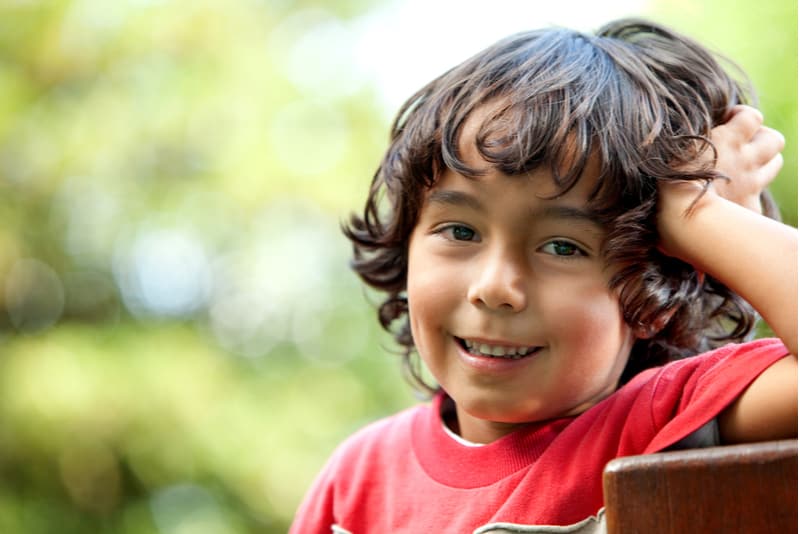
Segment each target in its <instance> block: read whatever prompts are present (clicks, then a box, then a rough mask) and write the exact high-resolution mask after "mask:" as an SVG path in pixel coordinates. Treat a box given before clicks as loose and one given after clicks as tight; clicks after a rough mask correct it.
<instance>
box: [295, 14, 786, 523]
mask: <svg viewBox="0 0 800 534" xmlns="http://www.w3.org/2000/svg"><path fill="white" fill-rule="evenodd" d="M745 101H746V95H745V94H744V92H743V90H742V89H741V87H740V86H739V85H738V84H737V83H736V82H734V81H733V79H732V78H731V77H729V76H728V75H727V74H726V73H725V72H724V71H723V70H722V69H721V68H720V66H719V65H718V63H717V62H716V61H715V60H714V59H713V58H712V56H711V55H710V54H709V53H708V52H707V51H705V50H704V49H703V48H702V47H701V46H699V45H698V44H696V43H694V42H693V41H691V40H689V39H687V38H685V37H683V36H680V35H677V34H675V33H673V32H671V31H670V30H668V29H666V28H663V27H660V26H657V25H654V24H651V23H647V22H643V21H633V20H625V21H619V22H615V23H611V24H609V25H607V26H606V27H604V28H603V29H601V30H600V31H599V32H598V33H597V34H596V35H591V36H590V35H582V34H579V33H576V32H572V31H567V30H560V29H553V30H545V31H534V32H528V33H522V34H519V35H515V36H512V37H510V38H507V39H505V40H502V41H500V42H499V43H497V44H496V45H494V46H492V47H490V48H488V49H487V50H485V51H484V52H481V53H480V54H478V55H477V56H475V57H473V58H472V59H470V60H468V61H466V62H465V63H463V64H461V65H459V66H457V67H456V68H454V69H452V70H450V71H448V72H447V73H445V74H444V75H442V76H441V77H439V78H437V79H436V80H434V81H433V82H431V83H430V84H429V85H427V86H426V87H425V88H423V89H422V90H421V91H419V92H418V93H417V94H416V95H414V96H413V97H412V98H411V99H410V100H409V101H408V102H407V103H406V104H405V106H404V107H403V108H402V109H401V111H400V113H399V115H398V119H397V121H396V122H395V125H394V127H393V131H392V139H391V145H390V147H389V150H388V152H387V154H386V156H385V158H384V160H383V162H382V163H381V166H380V168H379V169H378V171H377V173H376V174H375V177H374V179H373V183H372V187H371V189H370V193H369V198H368V201H367V205H366V209H365V211H364V215H363V217H353V219H352V220H351V222H350V225H349V227H348V228H347V229H346V233H347V235H348V236H349V237H350V239H351V240H352V241H353V243H354V250H355V258H354V261H353V265H354V268H355V270H356V271H357V272H358V274H359V275H360V276H361V277H362V278H363V279H364V280H365V281H366V282H367V283H368V284H370V285H371V286H372V287H375V288H378V289H380V290H383V291H385V292H386V294H387V298H386V300H385V301H384V302H383V304H382V306H381V307H380V310H379V317H380V320H381V323H382V324H383V326H384V327H385V328H387V329H389V330H390V331H392V332H394V334H395V338H396V339H397V341H398V342H399V343H400V344H401V345H402V346H403V347H405V348H406V349H407V350H406V361H407V363H408V369H409V371H410V373H411V375H412V376H415V377H417V378H419V376H420V375H419V373H418V372H417V366H416V365H415V364H414V360H412V359H411V355H412V351H415V352H416V353H418V355H419V357H420V358H421V359H422V361H423V362H424V364H425V365H426V367H427V369H428V370H429V371H430V374H431V375H432V376H433V377H434V378H435V380H436V382H437V383H438V386H437V387H435V388H431V389H432V390H434V392H435V395H434V399H433V402H432V404H431V405H423V406H418V407H415V408H412V409H409V410H407V411H405V412H403V413H400V414H398V415H395V416H393V417H390V418H388V419H385V420H382V421H378V422H377V423H374V424H372V425H370V426H368V427H367V428H365V429H363V430H362V431H360V432H358V433H357V434H356V435H355V436H353V437H351V438H350V439H349V440H347V441H346V442H345V443H344V444H343V445H342V446H340V447H339V449H338V450H337V451H336V453H335V454H334V455H333V457H332V458H331V460H330V461H329V463H328V465H327V466H326V467H325V469H324V470H323V472H322V473H321V474H320V476H319V477H318V479H317V481H316V482H315V484H314V486H313V488H312V489H311V491H310V493H309V494H308V496H307V497H306V500H305V502H304V503H303V505H302V506H301V508H300V510H299V511H298V514H297V517H296V520H295V523H294V525H293V527H292V532H296V533H310V532H331V531H333V532H337V533H344V532H352V533H363V532H392V533H398V532H554V531H555V530H553V527H552V526H551V527H549V529H548V528H543V529H538V528H536V527H537V526H545V525H557V526H561V527H562V528H559V529H558V530H557V531H558V532H594V531H598V530H601V529H602V528H603V511H602V506H603V496H602V485H601V474H602V470H603V467H604V466H605V464H606V463H607V462H608V461H609V460H611V459H613V458H616V457H619V456H627V455H633V454H643V453H653V452H657V451H663V450H666V449H674V448H680V447H697V446H709V445H714V444H718V443H735V442H742V441H751V440H766V439H777V438H783V437H790V436H796V434H797V374H796V372H797V371H796V370H797V358H796V356H795V355H796V354H797V234H796V231H795V230H794V229H793V228H791V227H788V226H785V225H783V224H781V223H779V222H777V221H775V220H773V219H771V218H768V217H766V216H764V215H762V208H763V209H766V208H770V207H774V206H772V205H771V204H770V200H769V197H768V195H766V193H765V192H764V190H765V187H766V186H767V184H768V183H769V182H770V181H771V180H772V179H773V178H774V177H775V175H776V174H777V172H778V170H779V169H780V167H781V164H782V160H781V156H780V154H779V153H780V150H782V148H783V138H782V137H781V136H780V134H778V133H777V132H775V131H773V130H770V129H768V128H765V127H764V126H762V124H761V123H762V117H761V115H760V114H759V113H758V111H756V110H755V109H753V108H750V107H747V106H744V105H742V103H743V102H745ZM750 306H752V308H751V307H750ZM753 308H754V309H755V312H757V313H758V314H760V315H761V316H762V317H763V318H764V320H765V321H766V322H767V323H768V324H769V325H770V327H771V328H772V329H773V331H774V332H775V333H776V334H777V336H778V337H779V338H780V339H771V340H757V341H747V342H745V341H744V339H745V338H746V337H747V336H748V334H749V333H750V331H751V330H752V327H753V323H754V317H755V314H754V312H753ZM731 342H736V343H731ZM686 356H694V357H690V358H686ZM667 362H669V363H667Z"/></svg>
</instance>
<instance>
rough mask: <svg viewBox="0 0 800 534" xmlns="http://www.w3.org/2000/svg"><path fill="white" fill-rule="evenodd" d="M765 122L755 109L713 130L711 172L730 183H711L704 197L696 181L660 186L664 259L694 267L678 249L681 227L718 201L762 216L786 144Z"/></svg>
mask: <svg viewBox="0 0 800 534" xmlns="http://www.w3.org/2000/svg"><path fill="white" fill-rule="evenodd" d="M763 120H764V117H763V115H762V114H761V112H760V111H758V110H757V109H755V108H752V107H750V106H743V105H740V106H736V107H734V108H733V109H732V110H731V113H730V115H729V117H728V120H727V122H725V123H724V124H721V125H719V126H717V127H716V128H714V129H713V130H711V140H712V142H713V143H714V146H715V147H716V149H717V162H716V165H715V169H716V170H717V171H718V172H720V173H722V174H723V175H725V176H726V177H727V178H729V179H728V180H724V179H718V180H714V181H713V182H712V183H711V184H709V187H708V189H707V190H706V191H705V193H703V184H702V183H701V182H696V181H686V182H664V183H660V184H659V211H658V218H657V224H658V231H659V235H660V237H661V241H660V244H659V248H660V249H661V250H662V251H663V252H664V253H665V254H667V255H669V256H675V257H677V258H680V259H683V260H684V261H687V262H688V263H692V264H694V263H695V262H694V261H692V260H693V258H691V257H690V256H689V257H687V254H686V253H685V251H684V250H682V247H681V246H680V244H679V243H680V242H681V241H682V239H681V237H682V236H681V234H682V232H684V231H685V227H684V222H685V221H686V220H687V219H690V218H692V217H693V216H694V214H695V213H697V212H699V211H701V210H703V209H705V208H706V207H707V206H709V205H712V204H714V203H715V202H719V201H720V199H723V200H724V201H729V202H733V203H735V204H738V205H740V206H743V207H745V208H747V209H749V210H751V211H754V212H756V213H759V214H760V213H762V209H761V200H760V194H761V192H762V191H763V190H764V189H765V188H766V187H767V186H768V185H769V184H770V182H772V180H774V179H775V177H776V176H777V175H778V172H779V171H780V169H781V167H782V166H783V157H782V156H781V153H780V152H781V150H783V147H784V144H785V141H784V138H783V135H781V134H780V133H779V132H778V131H776V130H773V129H772V128H768V127H766V126H764V125H763ZM713 156H714V154H713V151H712V150H710V149H709V150H706V151H705V152H704V154H703V155H702V158H703V159H705V160H707V161H710V160H711V159H712V158H713ZM701 193H702V194H701Z"/></svg>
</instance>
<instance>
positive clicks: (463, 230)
mask: <svg viewBox="0 0 800 534" xmlns="http://www.w3.org/2000/svg"><path fill="white" fill-rule="evenodd" d="M441 232H442V233H444V234H445V235H446V236H447V237H449V238H451V239H453V240H454V241H474V240H475V238H476V236H477V233H476V232H475V230H473V229H472V228H470V227H468V226H463V225H460V224H453V225H450V226H446V227H444V228H442V230H441Z"/></svg>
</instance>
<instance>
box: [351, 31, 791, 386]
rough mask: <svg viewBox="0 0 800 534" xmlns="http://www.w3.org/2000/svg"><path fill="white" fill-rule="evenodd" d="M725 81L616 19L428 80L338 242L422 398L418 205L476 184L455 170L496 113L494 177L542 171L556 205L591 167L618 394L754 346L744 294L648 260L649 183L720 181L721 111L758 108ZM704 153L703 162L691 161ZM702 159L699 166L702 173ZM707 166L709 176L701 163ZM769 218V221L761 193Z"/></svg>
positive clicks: (736, 84) (676, 37) (686, 51)
mask: <svg viewBox="0 0 800 534" xmlns="http://www.w3.org/2000/svg"><path fill="white" fill-rule="evenodd" d="M729 69H730V70H732V71H733V72H735V73H736V76H737V78H738V79H739V80H743V81H737V79H735V78H734V77H733V76H731V75H730V74H729V73H728V72H727V71H726V70H725V69H724V68H723V67H722V65H721V60H718V59H717V58H715V57H714V56H713V55H712V54H711V53H710V52H709V51H707V50H706V49H705V48H704V47H703V46H701V45H700V44H698V43H696V42H695V41H693V40H692V39H690V38H687V37H686V36H683V35H680V34H678V33H675V32H674V31H672V30H670V29H667V28H665V27H663V26H660V25H657V24H654V23H652V22H648V21H644V20H635V19H625V20H620V21H616V22H612V23H610V24H607V25H606V26H604V27H603V28H601V29H600V30H598V31H597V32H596V33H595V34H593V35H589V34H583V33H579V32H576V31H572V30H566V29H560V28H553V29H545V30H537V31H530V32H523V33H519V34H516V35H513V36H510V37H508V38H506V39H503V40H501V41H499V42H498V43H496V44H494V45H493V46H490V47H489V48H487V49H486V50H484V51H482V52H480V53H479V54H477V55H475V56H474V57H472V58H470V59H468V60H467V61H465V62H464V63H462V64H460V65H458V66H457V67H455V68H453V69H451V70H449V71H448V72H446V73H445V74H443V75H442V76H440V77H438V78H436V79H435V80H433V81H432V82H430V83H429V84H428V85H426V86H425V87H423V88H422V89H421V90H419V91H418V92H417V93H416V94H414V95H413V96H412V97H411V98H410V99H409V100H407V101H406V103H405V104H404V105H403V106H402V108H401V109H400V112H399V113H398V115H397V118H396V119H395V121H394V124H393V126H392V130H391V142H390V146H389V148H388V150H387V152H386V154H385V156H384V158H383V160H382V162H381V164H380V166H379V167H378V170H377V171H376V173H375V175H374V177H373V179H372V185H371V187H370V190H369V196H368V198H367V202H366V206H365V208H364V211H363V214H362V215H361V216H357V215H353V216H351V218H350V221H349V223H348V224H345V225H344V227H343V230H344V232H345V234H346V235H347V236H348V238H349V239H350V240H351V241H352V243H353V259H352V262H351V266H352V268H353V269H354V270H355V272H356V273H358V275H359V276H360V277H361V278H362V279H363V280H364V281H365V282H366V283H367V284H368V285H369V286H371V287H373V288H375V289H378V290H379V291H381V292H383V293H385V299H384V300H383V302H382V303H381V304H380V306H379V309H378V316H379V319H380V323H381V325H382V326H383V327H384V328H385V329H386V330H388V331H389V332H391V333H392V334H393V335H394V338H395V340H396V341H397V342H398V343H399V344H400V346H401V347H403V354H404V362H405V370H406V372H407V373H408V375H409V377H410V378H411V379H413V382H414V383H415V384H416V385H418V386H422V387H423V388H425V389H428V390H430V389H432V388H430V387H429V386H427V385H426V384H425V382H424V381H423V380H422V377H421V375H420V372H419V371H420V369H419V360H418V358H412V356H413V352H414V341H413V339H412V336H411V332H410V327H409V321H408V303H407V300H406V296H405V289H406V275H407V268H408V256H407V252H408V243H409V236H410V235H411V232H412V230H413V228H414V226H415V224H416V222H417V217H418V214H419V211H420V207H421V205H422V202H423V199H424V195H425V192H426V191H427V190H428V189H429V188H430V187H431V186H432V185H433V184H434V183H435V181H436V179H437V176H439V175H440V172H441V170H442V169H445V168H450V169H453V170H454V171H456V172H458V173H461V174H463V175H464V176H468V177H475V176H477V175H479V174H480V171H478V170H477V169H473V168H470V167H469V166H468V165H467V164H466V163H465V162H464V160H463V159H462V158H461V157H460V156H459V151H458V141H459V135H460V132H461V130H462V127H463V126H464V124H465V122H466V121H467V119H468V118H469V117H470V116H471V115H472V114H473V113H474V112H475V111H476V110H477V109H481V110H486V109H490V111H489V113H487V114H486V117H485V118H484V119H483V121H482V124H481V125H480V126H479V128H478V130H477V132H478V133H477V135H476V138H475V140H474V141H475V144H476V147H477V149H478V151H479V153H480V154H481V156H482V157H483V158H484V159H485V160H486V161H487V162H488V163H490V164H491V165H493V166H494V168H495V169H497V170H498V171H500V172H502V173H504V174H507V175H509V176H516V175H524V174H526V173H528V172H530V171H532V170H534V169H537V168H540V167H541V166H549V169H550V171H551V173H552V175H553V179H554V181H555V183H556V185H557V186H558V187H559V189H560V192H562V193H563V192H566V191H568V190H569V189H570V188H572V187H573V186H574V185H575V184H576V182H577V181H578V179H579V178H580V176H581V174H582V172H583V170H584V168H585V166H586V165H587V163H588V162H589V159H590V158H598V159H599V161H600V167H601V170H600V176H601V179H600V180H598V185H597V186H596V188H595V190H594V191H593V193H592V195H591V196H590V209H591V210H593V211H594V215H595V216H597V217H598V219H599V220H600V221H601V222H602V224H603V225H604V226H605V228H606V230H607V232H608V233H607V238H606V240H605V243H604V246H603V251H602V253H603V256H604V258H605V261H606V262H607V263H608V264H609V265H611V266H613V267H614V272H615V273H616V274H615V275H614V276H613V277H612V279H611V281H610V286H611V288H612V289H614V290H616V291H617V292H618V294H619V299H620V305H621V310H622V313H623V317H624V319H625V321H626V323H627V324H628V325H629V326H630V327H631V328H633V329H634V331H636V332H637V334H638V337H641V338H642V339H638V340H637V341H636V342H635V344H634V346H633V348H632V350H631V355H630V358H629V360H628V364H627V367H626V369H625V372H624V373H623V378H622V381H623V382H624V381H626V380H628V379H629V378H630V377H632V376H633V375H635V374H636V373H638V372H639V371H641V370H643V369H645V368H648V367H652V366H656V365H660V364H663V363H665V362H667V361H670V360H673V359H677V358H682V357H685V356H689V355H694V354H697V353H700V352H703V351H705V350H709V349H712V348H714V347H717V346H720V345H722V344H724V343H727V342H731V341H741V340H743V339H745V338H746V337H747V336H748V335H750V333H751V331H752V330H753V326H754V324H755V313H754V311H753V310H752V308H751V307H750V306H749V305H748V304H747V303H746V302H745V301H744V300H743V299H742V298H741V297H739V296H738V295H736V294H735V293H733V292H732V291H731V290H730V289H728V288H727V287H725V286H724V285H723V284H722V283H720V282H719V281H717V280H715V279H713V278H712V277H710V276H698V274H697V273H696V272H695V270H694V269H693V268H692V266H690V265H688V264H686V263H684V262H682V261H679V260H677V259H675V258H671V257H668V256H665V255H663V254H662V253H660V252H659V250H658V248H657V243H658V234H657V231H656V224H655V216H656V205H657V201H658V194H657V191H658V187H657V184H658V182H659V181H664V180H699V181H701V182H703V183H704V184H705V186H706V187H707V186H708V184H709V183H710V182H711V181H712V180H715V179H727V177H725V176H722V175H721V174H719V173H717V172H716V171H714V168H713V167H714V164H713V160H715V159H716V149H715V148H714V146H713V144H712V143H711V141H710V139H709V134H710V131H711V129H712V128H713V127H714V126H717V125H719V124H722V123H723V122H724V121H725V120H726V118H727V116H728V114H729V113H730V111H731V108H732V107H733V106H735V105H737V104H741V103H753V102H754V100H755V96H754V94H753V91H752V89H751V87H750V84H749V82H747V79H746V77H745V76H744V75H743V74H742V73H741V71H740V70H739V69H738V68H737V67H736V66H735V65H733V64H729ZM706 150H712V151H713V154H714V157H713V158H701V157H700V156H701V155H702V154H703V153H704V152H705V151H706ZM709 159H710V160H711V162H710V163H708V160H709ZM703 162H705V163H703ZM762 204H763V206H764V208H765V212H766V213H767V214H768V215H770V216H772V217H774V218H776V217H777V210H776V209H775V205H774V202H773V201H772V199H771V197H769V195H768V194H766V193H765V194H763V196H762Z"/></svg>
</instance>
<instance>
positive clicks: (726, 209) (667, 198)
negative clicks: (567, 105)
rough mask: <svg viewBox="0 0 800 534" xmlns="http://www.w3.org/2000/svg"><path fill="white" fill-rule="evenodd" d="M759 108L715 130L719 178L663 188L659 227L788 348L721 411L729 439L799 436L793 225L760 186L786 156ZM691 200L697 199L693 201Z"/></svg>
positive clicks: (675, 248) (671, 247) (741, 109)
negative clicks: (767, 212) (774, 211)
mask: <svg viewBox="0 0 800 534" xmlns="http://www.w3.org/2000/svg"><path fill="white" fill-rule="evenodd" d="M762 121H763V117H762V115H761V114H760V112H758V111H757V110H755V109H753V108H750V107H746V106H737V108H735V109H734V112H733V114H732V116H731V118H730V119H729V121H728V122H727V123H725V124H723V125H721V126H719V127H717V128H715V129H714V131H713V132H712V140H713V142H714V144H715V146H716V147H717V149H718V153H719V159H718V161H717V168H718V170H720V171H722V172H723V173H725V174H726V175H727V176H729V177H730V178H731V180H730V181H723V180H717V181H715V182H714V183H713V184H712V185H711V186H710V187H709V189H708V190H707V191H706V192H705V194H703V195H702V196H700V197H699V199H698V194H699V192H700V189H701V185H700V184H695V183H688V182H687V183H683V182H682V183H668V184H662V185H661V186H660V189H659V195H660V196H659V215H658V229H659V232H660V236H661V247H662V249H663V250H664V252H665V253H667V254H669V255H671V256H675V257H677V258H680V259H682V260H684V261H686V262H687V263H690V264H692V265H694V266H695V268H696V269H697V270H698V271H700V272H704V273H708V274H710V275H712V276H713V277H714V278H716V279H718V280H720V281H721V282H723V283H724V284H726V285H727V286H728V287H730V288H731V289H733V290H734V291H736V292H737V293H738V294H739V295H741V296H742V297H743V298H744V299H745V300H747V301H748V302H749V303H750V304H751V305H752V306H753V307H754V308H755V309H756V311H757V312H758V313H759V314H760V315H761V317H763V318H764V320H765V321H766V322H767V324H768V325H769V326H770V327H771V328H772V330H773V331H774V332H775V334H776V335H777V336H778V337H780V339H781V340H782V341H783V343H784V344H785V345H786V347H787V348H788V349H789V351H790V353H791V354H792V355H793V356H792V357H790V358H784V360H781V361H780V362H778V363H776V364H775V365H773V366H772V367H771V368H770V369H768V370H767V371H765V372H764V373H763V374H762V375H761V376H759V377H758V378H757V379H756V381H755V382H753V384H752V385H751V386H750V387H749V388H748V390H747V391H745V393H744V394H743V395H742V396H741V397H740V398H739V399H738V400H737V401H736V402H735V403H734V404H733V405H731V406H730V407H729V408H728V409H727V410H726V412H724V413H723V414H721V416H720V419H719V421H720V432H721V436H722V438H723V440H724V441H726V442H739V441H755V440H764V439H777V438H781V437H790V436H796V435H797V357H796V355H797V262H798V258H797V244H798V233H797V230H796V229H795V228H792V227H790V226H787V225H784V224H782V223H779V222H777V221H774V220H772V219H769V218H767V217H765V216H763V215H762V214H761V205H760V201H759V194H760V192H761V191H762V190H763V189H764V188H765V187H766V186H767V185H768V184H769V183H770V182H771V181H772V180H773V179H774V178H775V176H776V175H777V173H778V171H779V170H780V167H781V166H782V163H783V160H782V158H781V156H780V151H781V150H782V149H783V144H784V141H783V137H782V136H781V135H780V134H779V133H778V132H776V131H775V130H772V129H770V128H766V127H764V126H763V125H762ZM693 203H694V204H693Z"/></svg>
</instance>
